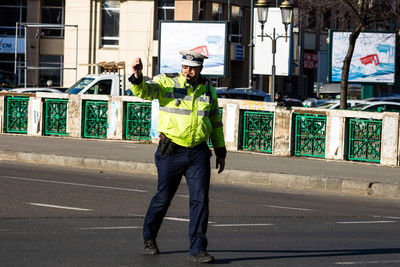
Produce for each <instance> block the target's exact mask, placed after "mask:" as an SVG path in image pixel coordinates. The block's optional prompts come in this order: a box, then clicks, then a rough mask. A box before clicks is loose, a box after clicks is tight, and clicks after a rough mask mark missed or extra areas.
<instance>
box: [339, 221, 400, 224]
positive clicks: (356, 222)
mask: <svg viewBox="0 0 400 267" xmlns="http://www.w3.org/2000/svg"><path fill="white" fill-rule="evenodd" d="M396 222H397V221H354V222H336V223H337V224H367V223H396Z"/></svg>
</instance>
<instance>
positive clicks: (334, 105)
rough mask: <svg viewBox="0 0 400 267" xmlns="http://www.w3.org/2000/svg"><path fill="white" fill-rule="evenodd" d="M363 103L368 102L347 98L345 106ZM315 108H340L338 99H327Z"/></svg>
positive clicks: (349, 106)
mask: <svg viewBox="0 0 400 267" xmlns="http://www.w3.org/2000/svg"><path fill="white" fill-rule="evenodd" d="M363 103H368V102H367V101H366V100H353V99H348V100H347V108H351V107H354V106H355V105H358V104H363ZM317 108H325V109H339V108H340V99H335V100H328V101H326V102H324V103H322V104H320V105H318V106H317Z"/></svg>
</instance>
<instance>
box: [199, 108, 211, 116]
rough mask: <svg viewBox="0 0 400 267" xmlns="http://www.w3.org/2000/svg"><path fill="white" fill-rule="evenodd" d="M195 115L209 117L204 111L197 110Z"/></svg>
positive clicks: (207, 112) (208, 113)
mask: <svg viewBox="0 0 400 267" xmlns="http://www.w3.org/2000/svg"><path fill="white" fill-rule="evenodd" d="M197 115H199V116H204V117H208V116H210V112H209V111H206V110H198V111H197Z"/></svg>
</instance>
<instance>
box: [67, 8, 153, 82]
mask: <svg viewBox="0 0 400 267" xmlns="http://www.w3.org/2000/svg"><path fill="white" fill-rule="evenodd" d="M90 2H91V1H90V0H68V1H66V3H65V24H67V25H78V29H77V30H78V48H77V44H76V30H75V29H73V28H69V29H66V30H65V44H64V65H65V67H75V60H76V58H78V71H77V78H78V79H79V78H80V77H82V76H85V75H87V74H88V64H93V63H98V62H103V61H107V62H111V61H114V62H120V61H124V62H125V63H126V66H127V69H126V72H127V73H128V72H130V67H129V66H130V65H131V63H132V62H133V60H134V59H135V58H136V57H141V58H142V62H143V73H144V75H145V76H149V77H152V76H153V73H152V60H153V56H157V54H158V50H157V49H158V41H157V40H153V28H154V27H153V24H154V22H153V20H154V15H153V14H154V1H121V4H120V31H119V45H118V46H116V47H106V46H101V1H94V2H93V4H92V6H91V4H90ZM76 49H78V57H76ZM75 81H76V77H75V71H73V70H65V71H64V85H63V86H64V87H69V86H71V85H72V84H73V83H74V82H75Z"/></svg>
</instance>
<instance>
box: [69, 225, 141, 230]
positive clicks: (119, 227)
mask: <svg viewBox="0 0 400 267" xmlns="http://www.w3.org/2000/svg"><path fill="white" fill-rule="evenodd" d="M77 229H78V230H127V229H142V227H141V226H111V227H82V228H77Z"/></svg>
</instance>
